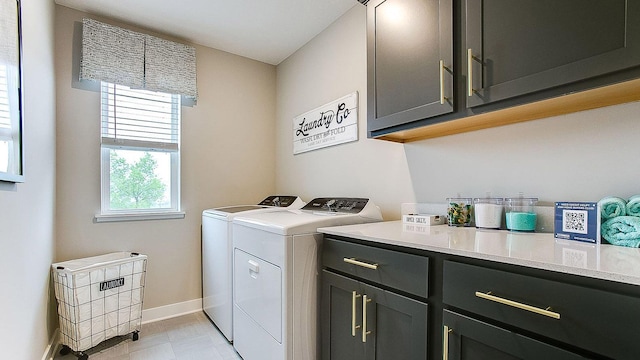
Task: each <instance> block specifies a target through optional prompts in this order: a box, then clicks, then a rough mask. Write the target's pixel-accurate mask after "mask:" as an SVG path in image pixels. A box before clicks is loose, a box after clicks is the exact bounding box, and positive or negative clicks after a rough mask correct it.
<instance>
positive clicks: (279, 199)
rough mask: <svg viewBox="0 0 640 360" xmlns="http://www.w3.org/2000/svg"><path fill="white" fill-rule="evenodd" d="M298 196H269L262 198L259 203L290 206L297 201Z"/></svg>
mask: <svg viewBox="0 0 640 360" xmlns="http://www.w3.org/2000/svg"><path fill="white" fill-rule="evenodd" d="M297 198H298V197H297V196H278V195H273V196H269V197H267V198H266V199H264V200H262V201H261V202H260V203H259V204H258V205H264V206H275V207H288V206H289V205H291V204H293V202H294V201H296V199H297Z"/></svg>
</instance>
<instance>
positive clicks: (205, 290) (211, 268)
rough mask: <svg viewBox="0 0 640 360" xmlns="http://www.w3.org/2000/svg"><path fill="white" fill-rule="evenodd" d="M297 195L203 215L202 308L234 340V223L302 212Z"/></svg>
mask: <svg viewBox="0 0 640 360" xmlns="http://www.w3.org/2000/svg"><path fill="white" fill-rule="evenodd" d="M304 204H305V203H304V202H303V201H302V200H301V199H300V198H299V197H297V196H276V195H274V196H269V197H267V198H266V199H264V200H262V201H261V202H260V203H259V204H257V205H238V206H227V207H220V208H215V209H208V210H204V211H203V212H202V309H203V310H204V312H205V314H207V316H208V317H209V318H210V319H211V321H213V322H214V323H215V324H216V326H217V327H218V329H220V331H221V332H222V334H223V335H224V336H225V337H226V338H227V340H229V341H230V342H231V341H233V330H232V326H233V297H232V285H233V283H232V275H233V273H232V272H233V262H232V261H233V246H232V244H233V238H232V221H233V218H234V217H236V216H239V215H247V214H254V213H260V212H269V211H286V210H289V209H299V208H301V207H302V206H304Z"/></svg>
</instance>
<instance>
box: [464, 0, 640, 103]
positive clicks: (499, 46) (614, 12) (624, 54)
mask: <svg viewBox="0 0 640 360" xmlns="http://www.w3.org/2000/svg"><path fill="white" fill-rule="evenodd" d="M465 24H466V29H465V35H466V36H465V47H464V49H465V50H466V53H465V54H464V55H466V56H465V59H464V61H465V64H466V69H465V70H466V75H467V81H468V83H467V84H466V85H467V87H466V89H465V90H466V91H465V93H466V94H467V106H469V107H473V106H478V105H483V104H487V103H490V102H495V101H499V100H503V99H507V98H511V97H515V96H519V95H524V94H528V93H532V92H536V91H540V90H544V89H548V88H552V87H555V86H559V85H564V84H569V83H572V82H576V81H580V80H585V79H589V78H592V77H595V76H599V75H604V74H608V73H611V72H614V71H618V70H624V69H626V68H629V67H632V66H637V65H638V64H639V63H640V2H639V1H625V0H561V1H558V0H521V1H512V0H466V18H465ZM469 74H471V76H469ZM469 80H471V81H469Z"/></svg>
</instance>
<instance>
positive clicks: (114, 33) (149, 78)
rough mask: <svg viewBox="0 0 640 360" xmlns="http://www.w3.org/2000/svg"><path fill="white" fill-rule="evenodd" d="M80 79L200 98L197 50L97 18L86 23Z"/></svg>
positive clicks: (83, 33) (83, 29) (84, 24)
mask: <svg viewBox="0 0 640 360" xmlns="http://www.w3.org/2000/svg"><path fill="white" fill-rule="evenodd" d="M82 24H83V28H82V59H81V61H80V79H81V80H82V79H86V80H98V81H105V82H110V83H114V84H119V85H126V86H129V87H131V88H136V89H145V90H150V91H161V92H166V93H171V94H180V95H184V96H187V97H189V98H192V99H194V100H195V99H196V98H197V87H196V50H195V48H194V47H193V46H188V45H184V44H179V43H176V42H173V41H168V40H164V39H160V38H157V37H154V36H150V35H145V34H141V33H137V32H134V31H130V30H126V29H122V28H119V27H117V26H112V25H108V24H105V23H101V22H99V21H96V20H93V19H83V21H82Z"/></svg>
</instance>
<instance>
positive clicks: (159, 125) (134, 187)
mask: <svg viewBox="0 0 640 360" xmlns="http://www.w3.org/2000/svg"><path fill="white" fill-rule="evenodd" d="M101 110H102V126H101V135H102V141H101V162H102V214H101V215H99V216H97V217H96V219H97V220H98V221H113V220H134V219H149V218H157V217H160V218H162V217H165V218H174V217H183V216H184V214H183V213H180V136H179V129H180V95H175V94H167V93H161V92H153V91H147V90H137V89H131V88H129V87H127V86H121V85H115V84H111V83H106V82H102V83H101Z"/></svg>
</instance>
